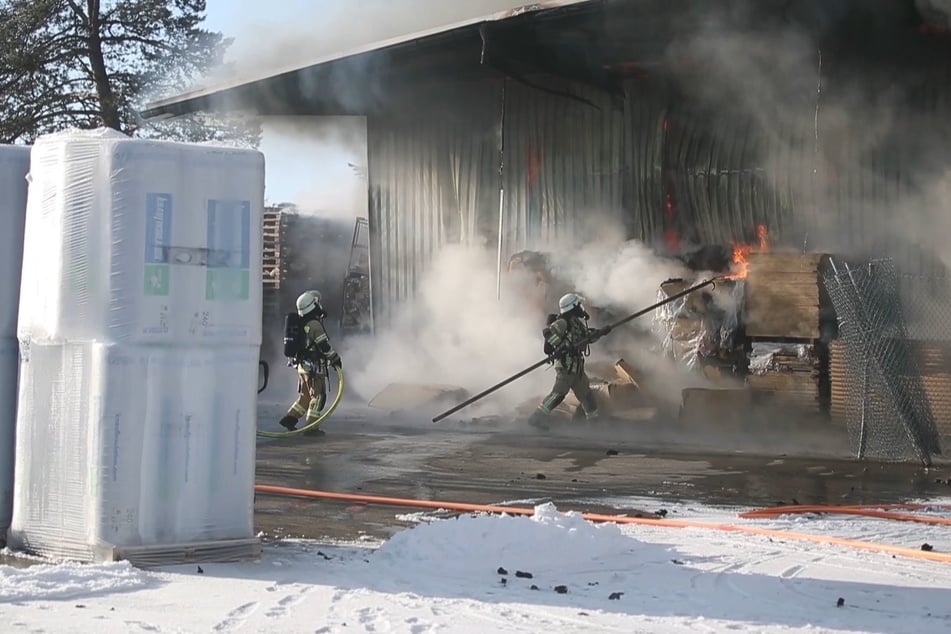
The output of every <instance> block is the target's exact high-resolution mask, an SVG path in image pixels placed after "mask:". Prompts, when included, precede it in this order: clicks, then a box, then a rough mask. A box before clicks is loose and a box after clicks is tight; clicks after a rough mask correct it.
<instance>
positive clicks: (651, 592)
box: [0, 499, 951, 634]
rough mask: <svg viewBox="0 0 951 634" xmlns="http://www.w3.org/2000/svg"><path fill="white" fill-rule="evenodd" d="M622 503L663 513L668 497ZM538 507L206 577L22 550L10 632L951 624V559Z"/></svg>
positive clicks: (855, 530) (926, 627)
mask: <svg viewBox="0 0 951 634" xmlns="http://www.w3.org/2000/svg"><path fill="white" fill-rule="evenodd" d="M933 502H941V501H939V500H935V501H933ZM947 502H948V500H944V501H943V503H945V504H946V503H947ZM305 503H306V502H305ZM581 503H582V502H579V504H581ZM614 503H615V505H616V508H621V509H622V508H631V506H632V505H633V506H635V507H637V508H656V507H657V500H632V499H616V500H614ZM537 504H538V505H537V506H535V514H534V516H531V517H525V516H523V517H516V516H508V515H503V516H498V515H496V516H490V515H461V516H459V517H457V518H443V519H439V518H437V517H434V516H433V515H427V514H422V513H411V514H400V513H399V510H398V509H394V519H400V520H403V521H406V522H408V523H409V524H410V528H407V529H404V530H402V531H400V532H398V533H396V534H395V535H394V536H392V537H390V538H389V539H388V540H386V541H384V542H379V541H374V540H371V539H360V538H359V536H354V539H353V541H351V542H347V543H331V542H320V541H313V540H303V539H294V538H284V539H281V540H278V541H272V542H268V543H267V544H266V545H265V546H264V550H263V556H262V558H261V559H260V560H259V561H256V562H249V563H235V564H214V563H208V564H203V565H201V570H200V571H199V566H197V565H195V564H189V565H182V566H171V567H166V568H159V569H150V570H142V569H137V568H134V567H132V566H130V565H128V564H127V563H124V562H115V563H107V564H92V565H78V564H70V563H55V562H52V563H50V562H39V561H31V560H27V559H13V558H12V557H11V555H10V553H4V554H5V555H6V557H5V559H0V622H4V623H6V624H7V626H6V627H5V631H24V632H25V631H31V632H93V631H94V632H97V634H111V633H112V632H116V633H119V632H121V633H123V634H125V633H127V632H212V631H222V632H233V631H240V632H287V633H294V632H319V633H322V634H323V633H331V632H406V633H413V634H423V633H426V632H473V633H480V634H481V633H482V632H559V633H562V632H564V633H570V632H624V633H625V634H627V633H630V632H657V633H663V634H679V633H681V632H683V633H687V632H727V631H729V632H738V633H741V634H742V633H744V632H751V633H752V632H757V633H767V634H771V633H783V634H786V633H789V632H809V633H810V634H817V633H822V632H844V633H858V632H871V633H875V634H877V633H882V634H885V633H891V632H915V633H916V634H930V633H932V632H933V633H939V632H941V633H943V632H947V631H949V630H951V603H949V602H948V600H947V599H948V596H949V595H951V563H943V562H935V561H923V560H920V559H917V558H911V557H906V556H904V555H898V556H895V555H892V554H888V553H878V552H867V551H861V550H856V549H852V548H848V547H844V546H839V545H825V544H820V545H817V544H814V543H811V542H806V541H795V540H791V539H788V540H787V539H781V538H778V537H768V536H750V535H745V534H741V533H735V532H727V531H720V530H710V529H707V528H665V527H658V526H636V525H628V526H621V525H618V524H611V523H602V524H595V523H592V522H589V521H586V520H585V519H583V518H582V517H581V516H580V515H578V514H577V513H571V512H567V513H564V512H561V511H560V510H559V509H557V508H556V507H554V506H553V505H551V504H546V503H540V502H538V503H537ZM526 505H529V506H530V504H526V503H524V502H520V503H519V506H526ZM664 508H665V509H666V510H668V511H669V514H668V518H674V519H680V520H684V519H692V520H699V521H703V522H720V523H724V524H729V525H734V526H741V527H750V526H755V527H761V528H770V529H776V530H784V531H792V532H795V533H799V534H802V533H808V534H812V535H820V536H836V537H840V538H850V539H859V540H863V541H866V542H878V543H885V544H890V545H895V546H904V547H907V548H909V549H913V550H916V551H917V550H920V548H921V545H922V544H924V543H928V544H929V545H931V546H932V547H933V549H934V550H933V551H932V552H933V553H947V552H949V550H951V536H949V534H948V532H947V530H946V529H947V527H946V526H930V525H926V524H920V523H913V522H901V521H895V520H883V519H873V518H866V517H849V516H836V515H824V516H817V515H808V516H784V517H779V518H776V519H769V520H763V519H757V520H743V519H739V518H738V517H737V514H738V512H739V511H741V510H744V509H737V508H711V507H703V506H699V505H693V504H690V503H684V504H675V505H668V506H665V507H664ZM916 513H918V514H919V515H921V516H925V517H931V518H934V517H947V516H948V512H947V511H943V512H942V511H939V510H938V509H933V510H930V511H916ZM14 563H15V564H16V565H11V564H14ZM30 564H33V565H30ZM840 603H841V605H840Z"/></svg>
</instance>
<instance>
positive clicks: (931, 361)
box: [829, 339, 951, 438]
mask: <svg viewBox="0 0 951 634" xmlns="http://www.w3.org/2000/svg"><path fill="white" fill-rule="evenodd" d="M908 346H909V348H910V352H911V354H912V357H913V358H914V360H915V366H916V368H917V372H920V380H921V387H922V388H923V389H924V395H925V397H926V398H927V399H928V404H929V405H930V407H931V414H932V416H933V417H934V422H935V426H936V427H937V429H938V433H939V434H941V435H942V436H943V437H945V438H951V342H943V341H922V340H911V341H909V342H908ZM829 352H830V355H829V374H830V379H831V381H830V382H831V399H830V401H831V402H830V408H829V413H830V416H831V418H832V420H834V421H836V422H840V423H843V424H844V423H845V421H846V420H847V419H848V417H849V415H850V414H852V415H858V414H859V412H858V411H852V410H851V409H850V408H856V410H857V408H859V407H861V406H862V404H863V403H864V404H866V405H868V404H872V401H873V400H874V399H876V398H882V397H881V396H879V395H876V394H875V393H874V391H872V392H870V393H867V394H866V393H864V391H863V390H862V382H863V380H864V377H862V376H861V375H860V371H859V370H858V369H853V368H851V367H849V366H848V365H847V361H846V359H845V353H846V344H845V342H844V341H842V340H840V339H836V340H835V341H833V342H832V343H831V345H830V346H829ZM909 369H910V370H914V368H909ZM869 370H870V371H871V372H874V371H875V366H874V365H870V366H869ZM871 378H874V377H871ZM907 380H908V381H913V380H915V377H908V379H907ZM872 405H873V406H874V404H872Z"/></svg>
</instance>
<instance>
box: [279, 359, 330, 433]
mask: <svg viewBox="0 0 951 634" xmlns="http://www.w3.org/2000/svg"><path fill="white" fill-rule="evenodd" d="M297 375H298V382H297V390H298V392H300V396H299V397H298V399H297V401H296V402H295V403H294V404H293V405H292V406H291V408H290V409H289V410H288V412H287V415H288V416H291V417H293V418H294V419H295V420H296V419H298V418H300V417H301V416H304V415H306V416H307V418H306V419H305V421H304V424H305V425H310V424H311V423H313V422H314V421H315V420H317V419H318V418H319V417H320V412H321V411H322V410H323V409H324V404H325V403H326V402H327V381H326V378H325V377H324V375H323V373H321V372H314V371H312V370H308V369H307V368H305V367H302V366H298V368H297Z"/></svg>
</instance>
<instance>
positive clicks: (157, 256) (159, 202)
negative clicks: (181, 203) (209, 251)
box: [144, 194, 172, 296]
mask: <svg viewBox="0 0 951 634" xmlns="http://www.w3.org/2000/svg"><path fill="white" fill-rule="evenodd" d="M145 213H146V219H145V280H144V283H145V294H146V295H153V296H154V295H158V296H167V295H168V294H169V277H170V276H169V270H168V265H169V261H168V248H169V243H170V242H171V239H172V195H171V194H146V195H145Z"/></svg>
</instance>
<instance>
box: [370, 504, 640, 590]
mask: <svg viewBox="0 0 951 634" xmlns="http://www.w3.org/2000/svg"><path fill="white" fill-rule="evenodd" d="M642 547H643V545H642V544H641V543H640V542H638V541H637V540H635V539H633V538H632V537H630V536H628V535H625V534H624V533H622V532H621V529H620V528H619V527H618V526H617V525H616V524H592V523H591V522H588V521H586V520H585V519H584V518H582V516H581V514H579V513H574V512H569V513H560V512H559V511H558V509H557V508H555V505H554V504H550V503H549V504H544V505H540V506H537V507H535V515H533V516H531V517H522V516H511V515H505V516H501V517H493V516H487V515H478V516H460V517H458V518H457V519H454V520H447V521H439V522H436V523H433V524H424V525H421V526H418V527H416V528H415V529H413V530H410V531H403V532H401V533H397V534H396V535H394V536H393V537H391V538H390V540H389V541H387V542H386V543H385V544H383V546H381V547H380V549H379V550H378V551H377V552H376V554H375V555H374V557H373V563H374V565H377V566H381V567H385V566H392V567H396V568H409V569H411V570H413V571H414V572H417V573H419V574H422V575H432V574H437V573H438V574H441V575H452V576H454V577H460V576H479V575H484V574H485V573H490V574H496V569H497V568H499V567H504V568H506V569H509V568H510V570H509V571H510V572H511V573H512V574H513V575H514V574H515V571H516V570H523V571H531V570H534V571H555V570H573V569H578V568H582V569H592V568H597V567H599V566H601V567H603V566H610V565H617V562H619V561H622V560H624V559H631V558H633V556H634V555H635V554H636V552H637V551H639V550H641V549H642ZM494 562H497V563H494Z"/></svg>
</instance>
